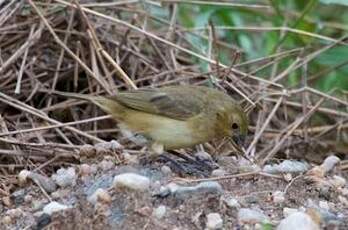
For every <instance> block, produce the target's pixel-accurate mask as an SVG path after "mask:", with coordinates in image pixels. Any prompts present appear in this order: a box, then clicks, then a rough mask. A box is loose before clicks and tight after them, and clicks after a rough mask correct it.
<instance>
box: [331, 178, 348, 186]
mask: <svg viewBox="0 0 348 230" xmlns="http://www.w3.org/2000/svg"><path fill="white" fill-rule="evenodd" d="M330 182H331V183H332V184H333V185H334V186H335V187H336V188H343V187H345V186H346V184H347V180H346V179H345V178H343V177H341V176H337V175H334V176H333V177H332V179H331V180H330Z"/></svg>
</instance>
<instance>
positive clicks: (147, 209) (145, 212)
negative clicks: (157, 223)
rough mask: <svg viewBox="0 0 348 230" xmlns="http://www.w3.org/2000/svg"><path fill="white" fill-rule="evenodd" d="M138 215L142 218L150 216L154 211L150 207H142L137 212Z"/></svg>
mask: <svg viewBox="0 0 348 230" xmlns="http://www.w3.org/2000/svg"><path fill="white" fill-rule="evenodd" d="M135 212H136V213H138V214H140V215H142V216H150V215H151V213H153V212H152V209H151V208H150V207H148V206H144V207H141V208H139V209H137V210H136V211H135Z"/></svg>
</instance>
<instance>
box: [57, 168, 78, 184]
mask: <svg viewBox="0 0 348 230" xmlns="http://www.w3.org/2000/svg"><path fill="white" fill-rule="evenodd" d="M52 179H53V180H54V181H55V182H56V184H57V185H59V186H60V187H67V186H74V185H75V184H76V180H77V174H76V172H75V169H74V168H73V167H69V168H67V169H65V168H61V169H58V171H57V172H56V173H55V174H53V175H52Z"/></svg>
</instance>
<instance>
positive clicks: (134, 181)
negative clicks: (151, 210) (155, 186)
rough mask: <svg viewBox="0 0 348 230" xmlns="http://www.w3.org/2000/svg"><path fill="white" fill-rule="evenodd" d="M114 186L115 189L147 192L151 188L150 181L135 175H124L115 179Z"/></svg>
mask: <svg viewBox="0 0 348 230" xmlns="http://www.w3.org/2000/svg"><path fill="white" fill-rule="evenodd" d="M113 185H114V187H115V188H122V187H125V188H129V189H133V190H139V191H145V190H148V189H149V188H150V179H149V178H147V177H145V176H141V175H139V174H135V173H123V174H120V175H117V176H115V177H114V181H113Z"/></svg>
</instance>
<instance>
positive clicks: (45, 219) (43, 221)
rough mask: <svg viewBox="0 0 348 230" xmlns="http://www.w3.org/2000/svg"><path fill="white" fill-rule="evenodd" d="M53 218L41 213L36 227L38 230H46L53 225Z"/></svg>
mask: <svg viewBox="0 0 348 230" xmlns="http://www.w3.org/2000/svg"><path fill="white" fill-rule="evenodd" d="M38 214H39V213H38ZM51 221H52V220H51V216H50V215H48V214H46V213H41V214H40V215H39V216H38V217H37V220H36V222H37V225H36V227H37V228H36V229H44V228H45V227H46V226H47V225H49V224H50V223H51Z"/></svg>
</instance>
